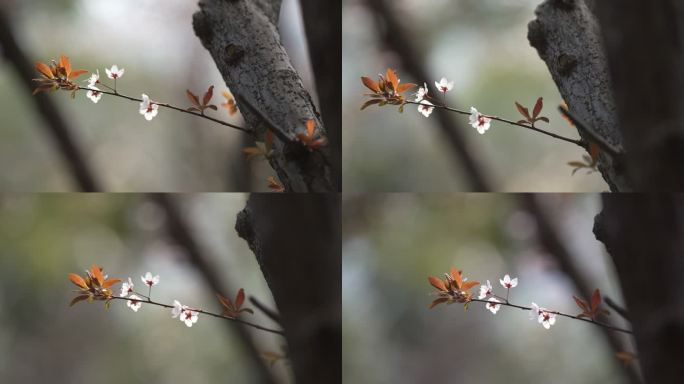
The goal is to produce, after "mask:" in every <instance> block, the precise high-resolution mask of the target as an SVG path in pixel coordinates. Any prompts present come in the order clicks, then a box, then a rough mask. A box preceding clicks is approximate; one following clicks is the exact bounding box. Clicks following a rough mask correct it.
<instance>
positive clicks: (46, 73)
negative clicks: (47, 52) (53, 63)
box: [36, 62, 55, 79]
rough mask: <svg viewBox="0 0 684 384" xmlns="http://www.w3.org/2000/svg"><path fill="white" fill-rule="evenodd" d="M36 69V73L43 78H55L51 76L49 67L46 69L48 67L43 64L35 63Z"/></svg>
mask: <svg viewBox="0 0 684 384" xmlns="http://www.w3.org/2000/svg"><path fill="white" fill-rule="evenodd" d="M36 69H37V70H38V72H40V73H42V74H43V75H44V76H45V77H47V78H50V79H54V78H55V77H54V76H53V75H52V70H51V69H50V67H48V65H47V64H45V63H41V62H37V63H36Z"/></svg>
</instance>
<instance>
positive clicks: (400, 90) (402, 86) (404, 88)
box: [397, 83, 416, 93]
mask: <svg viewBox="0 0 684 384" xmlns="http://www.w3.org/2000/svg"><path fill="white" fill-rule="evenodd" d="M415 86H416V84H412V83H406V84H400V85H399V86H398V87H397V93H403V92H406V91H408V90H409V89H411V88H413V87H415Z"/></svg>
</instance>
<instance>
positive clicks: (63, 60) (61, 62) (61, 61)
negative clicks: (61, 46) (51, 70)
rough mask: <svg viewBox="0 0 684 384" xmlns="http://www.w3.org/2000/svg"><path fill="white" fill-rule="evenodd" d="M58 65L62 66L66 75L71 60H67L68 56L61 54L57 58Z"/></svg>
mask: <svg viewBox="0 0 684 384" xmlns="http://www.w3.org/2000/svg"><path fill="white" fill-rule="evenodd" d="M59 66H60V67H62V68H64V71H65V72H66V74H67V76H68V75H69V74H70V73H71V62H70V61H69V58H68V57H66V56H64V55H62V56H61V57H60V58H59Z"/></svg>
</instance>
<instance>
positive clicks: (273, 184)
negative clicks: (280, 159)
mask: <svg viewBox="0 0 684 384" xmlns="http://www.w3.org/2000/svg"><path fill="white" fill-rule="evenodd" d="M267 180H268V187H269V188H270V189H271V190H272V191H273V192H285V186H283V185H282V184H280V182H278V180H276V179H275V177H273V176H269V177H268V179H267Z"/></svg>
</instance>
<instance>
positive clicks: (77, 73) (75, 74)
mask: <svg viewBox="0 0 684 384" xmlns="http://www.w3.org/2000/svg"><path fill="white" fill-rule="evenodd" d="M84 73H88V71H86V70H85V69H79V70H76V71H73V72H71V73H70V74H69V79H75V78H77V77H79V76H81V75H82V74H84Z"/></svg>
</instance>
